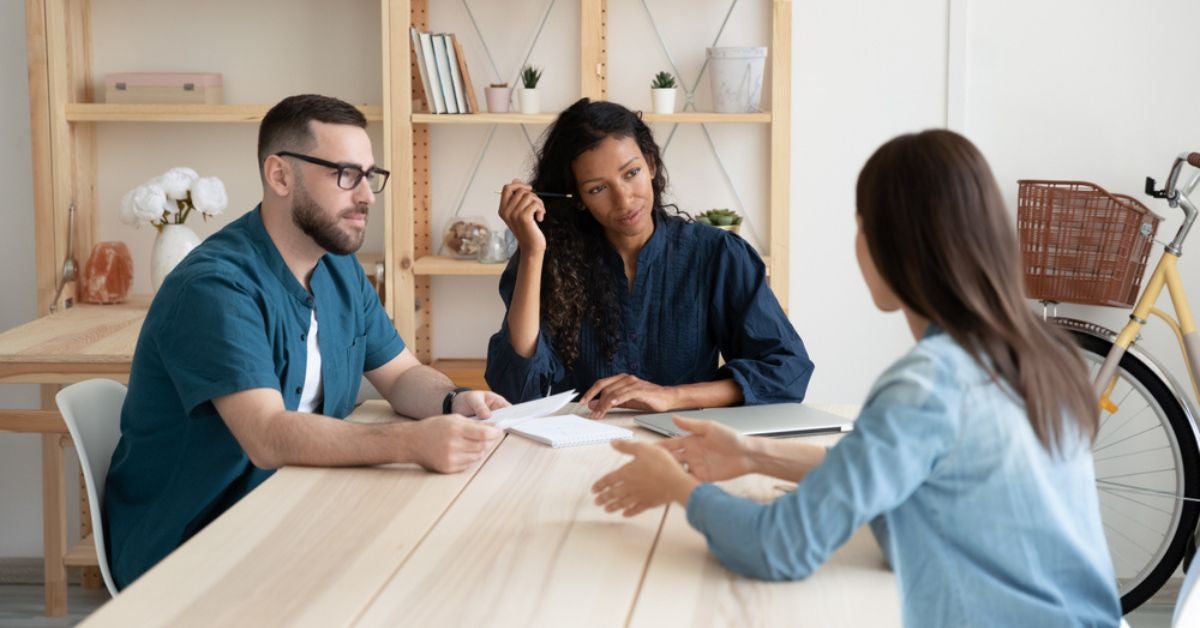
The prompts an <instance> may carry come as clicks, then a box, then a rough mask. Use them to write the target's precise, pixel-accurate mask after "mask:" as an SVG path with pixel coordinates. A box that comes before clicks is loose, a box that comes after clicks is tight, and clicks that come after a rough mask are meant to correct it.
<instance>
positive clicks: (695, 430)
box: [658, 416, 754, 482]
mask: <svg viewBox="0 0 1200 628" xmlns="http://www.w3.org/2000/svg"><path fill="white" fill-rule="evenodd" d="M672 420H673V421H675V425H678V426H679V427H680V428H682V429H685V430H687V431H688V432H690V434H689V435H688V436H678V437H675V438H668V439H666V440H663V441H659V443H658V446H659V447H662V448H664V449H666V450H667V451H669V452H671V454H672V455H673V456H675V459H676V460H678V461H679V462H681V463H683V464H684V465H686V467H687V470H688V472H689V473H691V474H692V475H694V476H696V479H698V480H700V481H701V482H719V481H721V480H728V479H730V478H736V477H738V476H741V475H745V474H747V473H752V472H753V471H754V459H753V453H754V452H753V450H752V449H751V447H750V442H749V441H748V440H747V438H746V437H744V436H742V435H741V434H738V433H737V432H735V431H734V430H732V429H730V428H728V427H726V426H724V425H721V424H720V423H714V422H712V421H697V420H695V419H686V418H684V417H681V416H675V417H672Z"/></svg>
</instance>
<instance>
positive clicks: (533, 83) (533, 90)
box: [517, 65, 542, 113]
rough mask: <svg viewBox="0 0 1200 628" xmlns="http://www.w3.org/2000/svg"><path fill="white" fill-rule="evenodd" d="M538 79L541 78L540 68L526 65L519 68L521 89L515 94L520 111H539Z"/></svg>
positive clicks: (540, 107)
mask: <svg viewBox="0 0 1200 628" xmlns="http://www.w3.org/2000/svg"><path fill="white" fill-rule="evenodd" d="M540 80H542V69H541V68H535V67H533V66H532V65H527V66H525V69H523V70H521V91H520V92H519V93H518V95H517V98H518V102H519V103H520V109H521V113H540V112H541V110H542V105H541V99H539V98H538V90H537V85H538V81H540Z"/></svg>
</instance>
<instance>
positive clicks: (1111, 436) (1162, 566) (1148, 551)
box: [1068, 330, 1200, 613]
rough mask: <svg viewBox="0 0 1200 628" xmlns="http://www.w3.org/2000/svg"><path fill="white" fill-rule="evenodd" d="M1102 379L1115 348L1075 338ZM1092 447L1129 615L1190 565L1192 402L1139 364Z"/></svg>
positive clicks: (1199, 485)
mask: <svg viewBox="0 0 1200 628" xmlns="http://www.w3.org/2000/svg"><path fill="white" fill-rule="evenodd" d="M1068 331H1070V333H1071V335H1072V336H1073V337H1074V339H1075V341H1076V343H1077V344H1078V345H1079V347H1080V349H1081V350H1082V355H1083V358H1084V362H1085V363H1086V364H1087V366H1088V368H1089V371H1090V375H1091V377H1092V378H1093V379H1094V378H1095V376H1096V373H1097V371H1099V370H1100V366H1101V364H1103V363H1104V358H1105V356H1107V355H1108V351H1109V349H1111V348H1112V343H1111V342H1110V341H1108V340H1105V339H1102V338H1097V337H1095V336H1092V335H1089V334H1085V333H1081V332H1078V331H1075V330H1068ZM1116 376H1117V386H1116V388H1115V389H1114V390H1113V393H1112V396H1111V400H1112V401H1113V403H1115V404H1117V411H1116V412H1115V413H1108V412H1104V411H1102V412H1101V413H1100V430H1099V433H1098V434H1097V435H1096V441H1095V443H1094V445H1093V447H1092V457H1093V460H1094V461H1095V468H1096V488H1097V491H1098V493H1099V497H1100V519H1101V521H1102V522H1103V524H1104V534H1105V537H1106V538H1107V540H1108V550H1109V554H1110V555H1111V557H1112V560H1113V567H1114V570H1115V571H1116V576H1117V586H1118V589H1119V591H1120V593H1121V610H1122V612H1124V613H1128V612H1130V611H1132V610H1133V609H1135V608H1137V607H1138V606H1141V605H1142V603H1144V602H1145V601H1146V600H1148V599H1150V596H1152V595H1154V594H1155V593H1156V592H1157V591H1158V590H1159V589H1160V588H1162V586H1163V584H1165V583H1166V582H1167V579H1168V578H1170V577H1171V574H1173V573H1174V572H1175V569H1176V567H1178V566H1179V564H1180V562H1181V561H1182V560H1183V558H1184V554H1185V552H1186V551H1187V544H1188V541H1189V539H1190V538H1191V536H1192V533H1193V531H1194V530H1195V528H1196V520H1197V517H1200V503H1197V502H1195V501H1187V500H1184V499H1181V498H1182V497H1189V498H1198V497H1200V448H1198V446H1197V443H1196V434H1195V432H1194V431H1193V429H1192V425H1191V422H1190V421H1189V420H1188V414H1187V413H1186V412H1185V411H1184V406H1183V403H1184V401H1183V400H1181V399H1179V398H1178V397H1176V396H1175V395H1174V394H1173V393H1172V392H1171V388H1170V387H1169V386H1168V385H1167V384H1166V383H1165V382H1164V381H1163V380H1162V379H1161V378H1160V377H1159V375H1158V374H1157V373H1155V371H1154V370H1153V369H1151V368H1150V367H1149V366H1147V365H1146V363H1145V362H1143V361H1142V360H1140V359H1139V358H1138V357H1137V356H1135V355H1132V354H1130V353H1126V354H1125V355H1124V356H1122V358H1121V362H1120V364H1119V367H1118V368H1117V374H1116Z"/></svg>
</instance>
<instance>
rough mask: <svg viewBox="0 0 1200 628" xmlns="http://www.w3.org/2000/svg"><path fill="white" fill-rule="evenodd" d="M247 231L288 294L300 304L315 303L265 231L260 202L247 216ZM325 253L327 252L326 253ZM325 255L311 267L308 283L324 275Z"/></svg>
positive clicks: (314, 282) (318, 279)
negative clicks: (311, 274)
mask: <svg viewBox="0 0 1200 628" xmlns="http://www.w3.org/2000/svg"><path fill="white" fill-rule="evenodd" d="M246 222H247V232H248V233H249V234H250V238H251V241H252V242H253V243H254V248H255V249H256V250H257V251H258V255H259V257H261V258H262V260H263V262H264V263H265V264H266V266H267V268H269V269H270V270H271V273H272V274H274V275H275V278H276V279H278V280H279V283H280V284H281V285H282V286H283V287H284V289H285V290H287V292H288V294H290V295H292V297H293V298H295V299H296V300H297V301H299V302H300V303H301V304H303V305H305V306H307V307H312V306H313V304H314V303H315V301H314V299H313V295H312V294H311V293H309V291H308V290H306V289H305V288H304V286H303V285H301V284H300V282H299V281H297V280H296V276H295V275H293V274H292V269H291V268H288V265H287V262H286V261H284V259H283V254H281V253H280V252H279V247H277V246H275V241H274V240H272V239H271V234H270V233H268V232H267V227H266V225H264V224H263V221H262V203H259V204H258V205H257V206H255V208H254V209H253V210H252V211H251V212H250V214H249V215H248V216H247V220H246ZM326 255H327V254H326ZM325 257H326V256H325V255H322V256H321V259H320V260H319V261H318V262H317V265H316V267H315V268H314V269H313V276H312V278H311V279H310V280H309V283H310V284H312V285H314V286H315V285H316V284H317V283H318V282H320V281H322V280H323V279H324V277H325V274H326V272H325V269H324V266H325Z"/></svg>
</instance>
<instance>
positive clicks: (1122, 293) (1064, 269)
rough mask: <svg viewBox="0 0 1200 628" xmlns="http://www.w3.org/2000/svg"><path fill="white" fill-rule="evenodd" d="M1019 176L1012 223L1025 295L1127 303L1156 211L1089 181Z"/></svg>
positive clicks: (1139, 273) (1132, 294)
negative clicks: (1019, 256) (1038, 178)
mask: <svg viewBox="0 0 1200 628" xmlns="http://www.w3.org/2000/svg"><path fill="white" fill-rule="evenodd" d="M1017 184H1018V185H1019V186H1020V190H1019V193H1018V195H1017V231H1018V233H1019V235H1020V238H1021V255H1022V258H1023V260H1024V263H1025V287H1026V290H1027V291H1028V293H1029V298H1031V299H1039V300H1045V301H1058V302H1064V303H1084V304H1089V305H1108V306H1113V307H1129V306H1131V305H1133V303H1134V300H1135V299H1137V295H1138V291H1139V289H1140V288H1141V285H1142V275H1143V274H1144V273H1145V270H1146V259H1147V257H1148V256H1149V254H1150V247H1151V246H1152V245H1153V244H1154V234H1155V232H1157V231H1158V223H1159V222H1160V221H1162V217H1161V216H1158V215H1157V214H1155V213H1154V212H1152V211H1150V210H1149V209H1147V208H1146V206H1145V205H1142V204H1141V203H1139V202H1137V201H1136V200H1134V199H1132V198H1130V197H1128V196H1125V195H1123V194H1110V193H1108V192H1107V191H1105V190H1104V188H1101V187H1100V186H1098V185H1095V184H1093V183H1087V182H1084V181H1034V180H1021V181H1018V182H1017Z"/></svg>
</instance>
